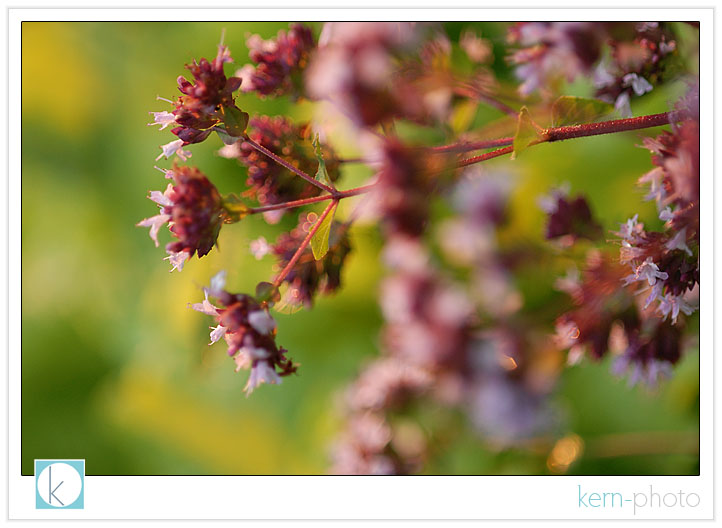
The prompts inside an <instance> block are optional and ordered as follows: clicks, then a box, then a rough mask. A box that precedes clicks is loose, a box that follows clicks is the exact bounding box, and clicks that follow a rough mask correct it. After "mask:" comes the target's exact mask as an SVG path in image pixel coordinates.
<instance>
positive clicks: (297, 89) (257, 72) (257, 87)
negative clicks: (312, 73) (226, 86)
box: [236, 24, 315, 97]
mask: <svg viewBox="0 0 722 528" xmlns="http://www.w3.org/2000/svg"><path fill="white" fill-rule="evenodd" d="M246 46H247V47H248V55H249V57H250V58H251V60H252V61H253V62H254V63H255V64H256V66H253V65H251V64H247V65H245V66H244V67H243V68H241V69H240V70H238V71H237V72H236V77H239V78H241V79H243V83H242V85H241V89H242V90H243V91H244V92H256V93H258V94H259V95H264V96H266V95H272V96H278V95H284V94H291V95H294V96H296V97H298V96H299V95H301V94H302V93H303V90H302V83H301V74H302V72H303V71H304V69H305V68H306V65H307V64H308V59H309V56H310V54H311V52H312V51H313V50H314V48H315V42H314V40H313V34H312V33H311V29H310V28H308V27H307V26H304V25H303V24H291V26H290V29H289V30H288V32H286V31H283V30H281V31H279V32H278V35H277V36H276V38H275V39H271V40H263V39H262V38H261V37H260V36H259V35H251V36H249V37H248V38H247V39H246Z"/></svg>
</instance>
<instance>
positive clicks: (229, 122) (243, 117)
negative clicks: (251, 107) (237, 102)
mask: <svg viewBox="0 0 722 528" xmlns="http://www.w3.org/2000/svg"><path fill="white" fill-rule="evenodd" d="M220 113H221V118H222V119H223V124H224V125H226V133H227V134H228V135H229V136H233V137H240V136H242V135H243V134H245V133H246V127H247V126H248V114H247V113H246V112H242V111H241V110H239V109H238V108H237V107H236V106H221V110H220Z"/></svg>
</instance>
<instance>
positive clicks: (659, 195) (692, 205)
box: [618, 119, 699, 323]
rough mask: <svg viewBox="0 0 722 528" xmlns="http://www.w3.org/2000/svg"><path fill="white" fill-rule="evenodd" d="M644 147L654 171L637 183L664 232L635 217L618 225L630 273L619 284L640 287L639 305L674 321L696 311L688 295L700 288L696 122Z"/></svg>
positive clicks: (697, 130)
mask: <svg viewBox="0 0 722 528" xmlns="http://www.w3.org/2000/svg"><path fill="white" fill-rule="evenodd" d="M644 146H645V147H646V148H648V149H649V150H650V152H651V153H652V154H653V156H652V162H653V163H654V165H655V168H654V169H652V170H651V171H649V172H648V173H647V174H645V175H644V176H642V177H641V178H640V183H642V184H649V186H650V187H649V188H650V192H649V193H648V194H647V196H646V199H648V200H654V201H655V202H656V204H657V210H658V212H659V218H660V220H663V221H664V222H665V224H664V231H662V232H658V231H649V230H645V229H644V225H643V224H642V223H640V222H638V221H637V215H635V216H634V217H633V218H630V219H629V220H628V221H627V222H626V223H625V224H622V225H621V229H620V231H619V233H618V234H619V236H620V238H621V239H622V248H621V250H620V258H621V261H622V262H623V263H625V264H628V265H629V267H630V268H631V270H632V274H631V275H628V276H627V277H625V279H624V283H625V285H631V284H634V285H636V284H637V283H641V285H642V287H643V290H644V291H645V292H646V293H647V295H646V300H645V303H644V307H645V308H647V307H649V306H650V305H652V304H653V303H657V312H658V314H659V315H660V316H661V317H663V318H664V319H667V317H670V318H671V320H672V322H673V323H676V322H677V318H678V316H679V314H680V312H682V313H685V314H687V315H689V314H691V313H692V312H693V311H694V310H695V308H694V306H693V305H692V304H690V303H689V302H688V297H689V293H690V292H691V291H692V290H694V289H695V288H696V286H697V285H698V284H699V257H698V248H699V124H698V123H697V121H695V120H691V119H690V120H686V121H683V122H682V123H681V124H680V125H679V126H677V127H676V128H675V129H674V132H672V133H670V132H664V133H662V134H661V135H660V136H658V137H657V138H656V139H650V138H647V139H645V141H644Z"/></svg>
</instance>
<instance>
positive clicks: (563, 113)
mask: <svg viewBox="0 0 722 528" xmlns="http://www.w3.org/2000/svg"><path fill="white" fill-rule="evenodd" d="M613 111H614V105H612V104H609V103H605V102H604V101H600V100H598V99H586V98H584V97H573V96H571V95H563V96H562V97H560V98H559V99H557V100H556V101H554V104H553V105H552V126H553V127H560V126H567V125H579V124H582V123H591V122H593V121H596V120H597V119H599V118H600V117H602V116H604V115H607V114H610V113H612V112H613Z"/></svg>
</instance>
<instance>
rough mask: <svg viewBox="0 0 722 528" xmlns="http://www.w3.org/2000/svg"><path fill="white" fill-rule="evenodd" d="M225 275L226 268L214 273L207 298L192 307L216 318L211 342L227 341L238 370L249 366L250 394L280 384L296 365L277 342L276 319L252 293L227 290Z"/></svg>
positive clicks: (206, 291) (205, 292)
mask: <svg viewBox="0 0 722 528" xmlns="http://www.w3.org/2000/svg"><path fill="white" fill-rule="evenodd" d="M225 277H226V273H225V271H222V272H220V273H218V274H217V275H216V276H214V277H213V278H212V279H211V284H210V286H209V287H208V288H204V294H205V299H204V300H203V301H202V302H200V303H195V304H193V305H192V306H191V308H193V309H194V310H196V311H198V312H201V313H204V314H206V315H210V316H213V317H214V318H215V320H216V324H217V326H215V327H211V344H213V343H215V342H216V341H219V340H220V339H224V340H225V341H226V343H227V345H228V355H229V356H231V357H232V358H233V361H234V362H235V363H236V372H238V371H239V370H241V369H245V370H248V369H250V371H251V374H250V376H249V378H248V383H246V387H245V389H244V390H245V391H246V394H247V395H249V394H251V392H253V390H254V389H255V388H256V387H258V386H259V385H261V384H262V383H269V384H280V383H281V378H282V377H283V376H288V375H290V374H293V373H295V372H296V370H297V367H296V365H294V364H293V362H292V361H291V360H290V359H288V358H287V357H286V352H287V351H286V350H285V349H284V348H283V347H280V348H279V347H278V346H277V345H276V322H275V321H274V320H273V318H272V317H271V315H270V314H269V313H268V306H267V303H262V302H259V301H258V300H256V299H254V298H253V297H251V296H250V295H246V294H232V293H229V292H227V291H226V290H225V289H224V287H225ZM209 297H214V298H216V300H217V302H218V304H219V305H220V306H216V305H214V304H212V303H211V302H210V300H209Z"/></svg>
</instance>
